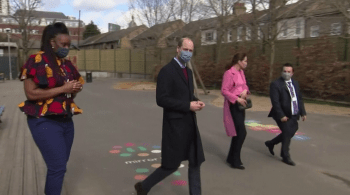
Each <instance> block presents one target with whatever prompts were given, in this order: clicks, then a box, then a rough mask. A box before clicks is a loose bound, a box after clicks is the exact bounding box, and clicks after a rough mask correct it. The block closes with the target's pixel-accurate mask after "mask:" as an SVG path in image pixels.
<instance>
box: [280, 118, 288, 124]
mask: <svg viewBox="0 0 350 195" xmlns="http://www.w3.org/2000/svg"><path fill="white" fill-rule="evenodd" d="M288 120H289V118H288V117H286V116H285V117H283V118H281V121H282V122H284V123H285V122H287V121H288Z"/></svg>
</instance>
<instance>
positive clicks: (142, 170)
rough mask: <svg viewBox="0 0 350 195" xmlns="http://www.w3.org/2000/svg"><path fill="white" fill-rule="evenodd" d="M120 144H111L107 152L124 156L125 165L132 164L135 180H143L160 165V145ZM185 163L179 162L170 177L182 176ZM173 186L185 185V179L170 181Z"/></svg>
mask: <svg viewBox="0 0 350 195" xmlns="http://www.w3.org/2000/svg"><path fill="white" fill-rule="evenodd" d="M123 145H124V146H122V145H115V146H112V149H111V150H109V153H110V154H112V155H116V154H117V156H120V157H121V158H124V159H125V160H126V161H125V165H127V166H134V167H135V168H134V174H135V175H134V179H135V180H137V181H143V180H145V179H146V178H147V177H148V175H147V174H151V173H152V172H153V171H154V170H155V169H157V168H159V167H161V164H160V162H161V157H160V154H161V153H162V150H161V146H159V145H151V144H148V143H141V144H139V145H138V144H135V143H131V142H129V143H126V144H123ZM135 165H136V166H135ZM184 167H185V165H184V164H181V165H180V166H179V169H178V171H176V172H174V173H173V174H172V176H170V177H177V178H181V177H183V176H182V173H181V172H182V170H184V169H182V168H184ZM163 184H164V183H163V182H160V183H159V185H163ZM170 184H171V185H173V186H185V185H187V181H185V180H181V179H177V180H174V181H172V182H170Z"/></svg>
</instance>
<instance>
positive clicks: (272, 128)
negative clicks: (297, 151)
mask: <svg viewBox="0 0 350 195" xmlns="http://www.w3.org/2000/svg"><path fill="white" fill-rule="evenodd" d="M245 125H246V126H247V127H248V128H249V129H250V130H253V131H266V132H269V133H273V134H276V135H278V134H280V133H281V132H282V131H281V130H280V128H279V127H278V126H276V125H263V124H261V123H260V121H256V120H246V121H245ZM293 139H294V140H298V141H306V140H309V139H311V138H310V137H308V136H305V133H302V132H296V134H295V135H294V137H293Z"/></svg>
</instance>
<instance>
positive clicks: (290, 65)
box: [282, 63, 294, 72]
mask: <svg viewBox="0 0 350 195" xmlns="http://www.w3.org/2000/svg"><path fill="white" fill-rule="evenodd" d="M284 67H292V70H293V72H294V66H293V65H292V64H291V63H285V64H283V66H282V71H283V70H284Z"/></svg>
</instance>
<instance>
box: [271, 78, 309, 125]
mask: <svg viewBox="0 0 350 195" xmlns="http://www.w3.org/2000/svg"><path fill="white" fill-rule="evenodd" d="M292 83H293V85H294V89H295V93H296V96H297V100H298V106H299V113H298V115H297V119H298V120H299V118H300V116H305V115H306V111H305V107H304V102H303V97H302V95H301V92H300V88H299V83H298V82H297V81H296V80H294V79H292ZM270 98H271V103H272V109H271V111H270V114H269V117H273V118H274V119H275V120H280V119H281V118H283V117H285V116H287V117H288V118H291V117H292V106H291V97H290V94H289V91H288V87H287V84H286V82H285V81H284V79H283V78H282V77H280V78H279V79H277V80H275V81H274V82H272V83H271V85H270Z"/></svg>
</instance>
